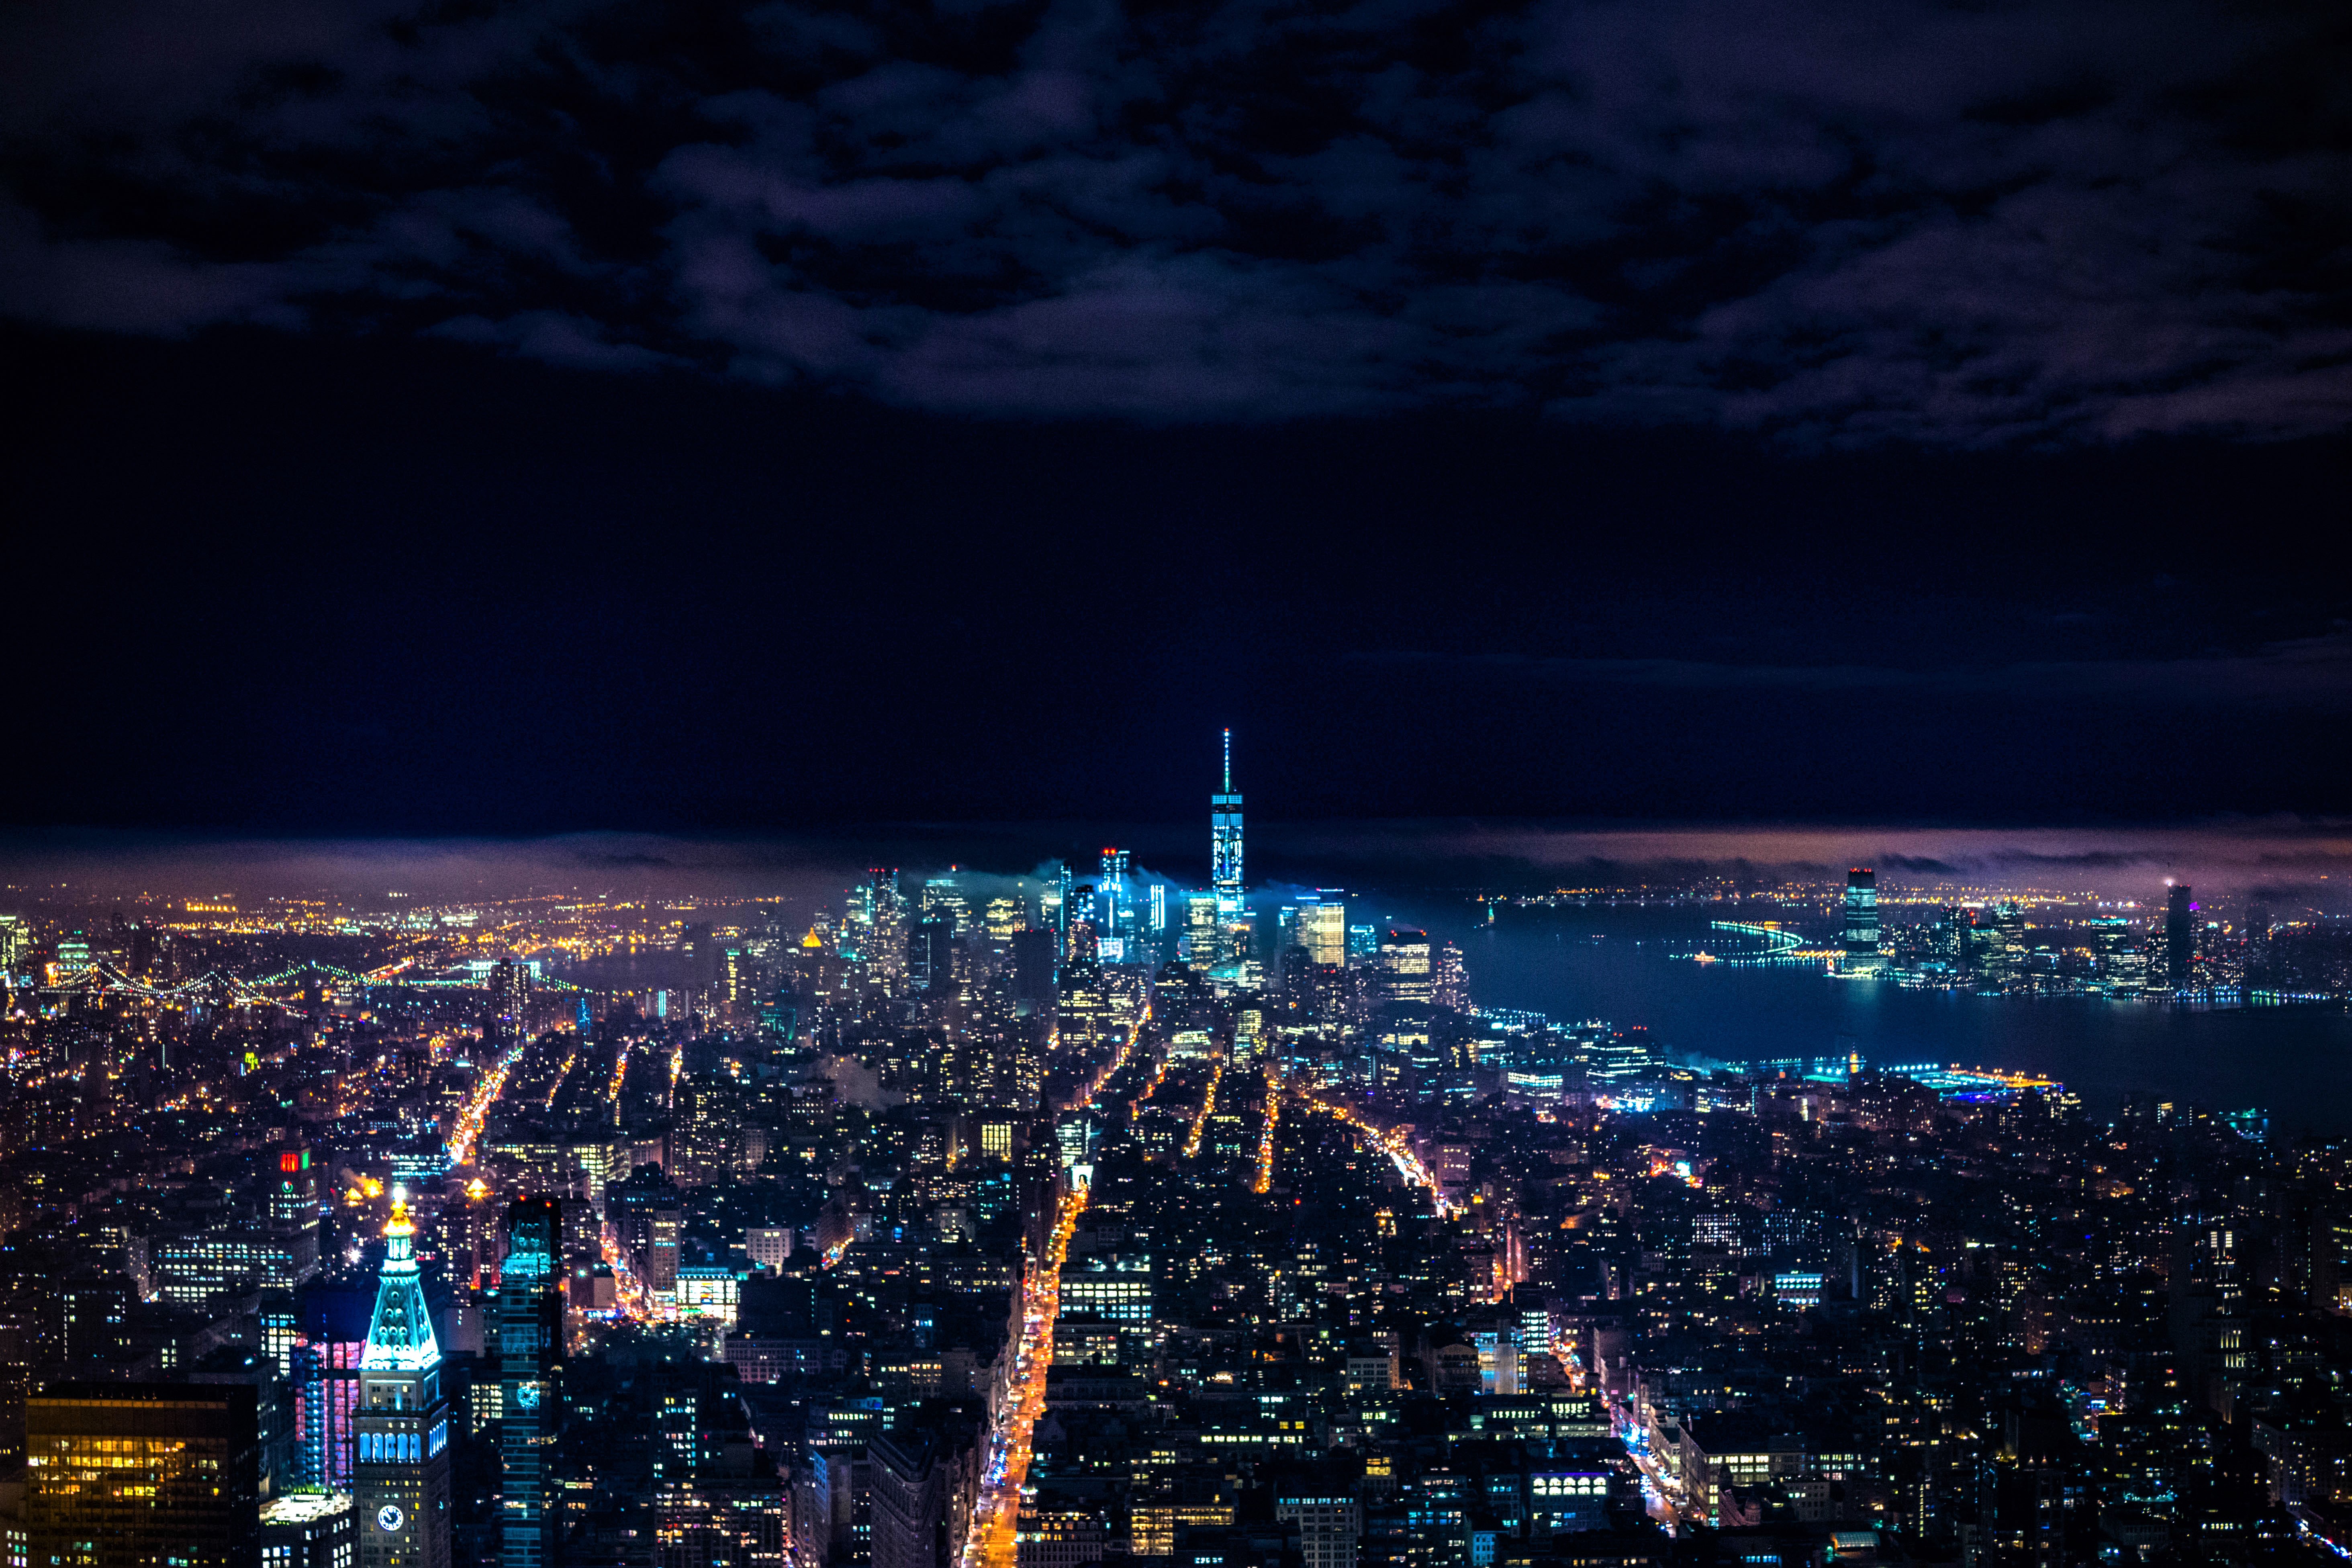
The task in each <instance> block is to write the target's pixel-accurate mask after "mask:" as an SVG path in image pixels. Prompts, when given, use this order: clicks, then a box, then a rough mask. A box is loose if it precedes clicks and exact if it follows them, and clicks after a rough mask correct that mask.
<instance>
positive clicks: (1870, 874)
mask: <svg viewBox="0 0 2352 1568" xmlns="http://www.w3.org/2000/svg"><path fill="white" fill-rule="evenodd" d="M1880 967H1881V961H1880V958H1879V952H1878V873H1877V872H1876V871H1874V870H1872V869H1871V868H1869V867H1867V866H1856V867H1853V868H1851V869H1850V870H1848V871H1847V872H1846V874H1845V959H1844V963H1843V968H1844V970H1845V972H1846V973H1849V974H1876V973H1878V972H1879V969H1880Z"/></svg>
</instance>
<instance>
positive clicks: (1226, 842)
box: [1209, 730, 1243, 919]
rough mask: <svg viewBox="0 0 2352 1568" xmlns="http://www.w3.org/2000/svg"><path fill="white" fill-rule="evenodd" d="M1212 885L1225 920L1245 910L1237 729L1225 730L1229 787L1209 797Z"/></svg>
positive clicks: (1210, 878) (1221, 916)
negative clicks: (1236, 778)
mask: <svg viewBox="0 0 2352 1568" xmlns="http://www.w3.org/2000/svg"><path fill="white" fill-rule="evenodd" d="M1209 886H1210V888H1211V889H1213V891H1214V892H1215V894H1216V897H1217V912H1218V915H1219V917H1220V918H1221V919H1232V918H1234V917H1235V916H1237V915H1239V914H1240V913H1241V911H1242V907H1243V898H1242V797H1241V796H1240V795H1236V794H1234V732H1233V731H1231V730H1228V731H1225V787H1224V788H1223V789H1222V790H1220V791H1218V792H1217V793H1216V794H1215V795H1211V796H1210V797H1209Z"/></svg>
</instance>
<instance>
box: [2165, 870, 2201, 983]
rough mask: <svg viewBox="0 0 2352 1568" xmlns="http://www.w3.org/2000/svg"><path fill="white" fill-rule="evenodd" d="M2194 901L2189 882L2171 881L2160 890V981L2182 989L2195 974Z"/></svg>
mask: <svg viewBox="0 0 2352 1568" xmlns="http://www.w3.org/2000/svg"><path fill="white" fill-rule="evenodd" d="M2196 968H2197V905H2196V902H2195V900H2193V899H2192V898H2191V897H2190V894H2189V884H2188V883H2186V882H2175V883H2173V884H2172V886H2170V887H2168V888H2167V889H2165V890H2164V983H2165V984H2166V985H2167V986H2168V987H2170V988H2171V989H2172V990H2175V991H2186V990H2187V989H2188V988H2189V985H2190V984H2192V983H2193V982H2194V980H2195V978H2196Z"/></svg>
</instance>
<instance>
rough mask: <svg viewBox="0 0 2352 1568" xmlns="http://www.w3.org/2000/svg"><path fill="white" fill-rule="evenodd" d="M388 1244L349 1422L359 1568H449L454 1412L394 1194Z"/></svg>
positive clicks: (410, 1233)
mask: <svg viewBox="0 0 2352 1568" xmlns="http://www.w3.org/2000/svg"><path fill="white" fill-rule="evenodd" d="M383 1238H384V1258H383V1279H381V1281H380V1282H379V1283H378V1284H377V1286H376V1292H375V1316H374V1317H373V1319H372V1320H370V1321H369V1323H368V1337H367V1349H366V1350H365V1351H364V1352H362V1353H361V1356H360V1404H359V1409H358V1411H357V1412H356V1413H355V1415H353V1418H352V1436H353V1440H354V1442H355V1443H356V1445H357V1447H358V1455H357V1462H356V1464H355V1467H354V1475H353V1485H352V1504H353V1510H352V1511H353V1512H354V1513H355V1514H357V1516H358V1518H357V1520H356V1521H355V1522H356V1523H357V1524H358V1526H359V1537H360V1560H359V1568H449V1426H450V1412H449V1403H448V1399H447V1397H446V1394H444V1393H443V1391H442V1386H441V1346H440V1345H439V1343H438V1342H436V1340H435V1339H434V1337H433V1317H432V1314H431V1313H430V1312H429V1311H427V1310H426V1309H425V1285H424V1281H423V1280H421V1279H419V1278H418V1277H417V1272H416V1226H415V1225H414V1224H412V1223H411V1222H410V1220H409V1217H408V1203H407V1200H406V1197H405V1195H404V1194H402V1193H401V1192H400V1190H399V1189H398V1188H394V1191H393V1197H392V1220H391V1223H389V1224H387V1225H386V1226H384V1227H383Z"/></svg>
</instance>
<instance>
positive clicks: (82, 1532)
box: [24, 1383, 261, 1568]
mask: <svg viewBox="0 0 2352 1568" xmlns="http://www.w3.org/2000/svg"><path fill="white" fill-rule="evenodd" d="M259 1434H260V1427H259V1423H258V1420H257V1411H256V1408H255V1403H254V1391H253V1389H252V1388H250V1387H249V1386H244V1385H240V1384H130V1383H67V1384H56V1385H54V1386H52V1387H50V1388H49V1389H47V1390H46V1391H45V1392H43V1393H40V1394H34V1395H32V1396H30V1397H29V1398H27V1399H26V1401H25V1481H26V1487H25V1502H24V1509H25V1531H26V1547H27V1551H28V1552H29V1555H30V1558H31V1561H32V1562H34V1563H40V1564H43V1568H48V1565H50V1564H67V1563H70V1564H73V1565H74V1568H151V1565H152V1564H157V1563H171V1564H174V1565H184V1568H251V1565H252V1564H253V1563H255V1562H256V1561H257V1558H258V1556H259V1552H260V1544H259V1540H258V1537H259V1531H260V1509H261V1500H260V1485H261V1445H260V1435H259Z"/></svg>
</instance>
